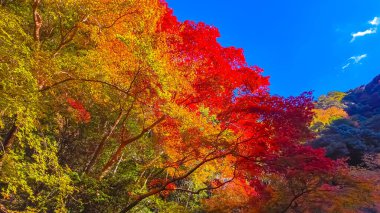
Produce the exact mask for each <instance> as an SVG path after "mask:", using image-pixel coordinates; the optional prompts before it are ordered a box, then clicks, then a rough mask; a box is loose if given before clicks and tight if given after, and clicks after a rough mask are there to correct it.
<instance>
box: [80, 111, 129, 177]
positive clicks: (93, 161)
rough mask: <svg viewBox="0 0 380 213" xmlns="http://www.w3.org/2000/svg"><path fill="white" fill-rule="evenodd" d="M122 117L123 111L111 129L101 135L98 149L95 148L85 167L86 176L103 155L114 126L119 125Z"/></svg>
mask: <svg viewBox="0 0 380 213" xmlns="http://www.w3.org/2000/svg"><path fill="white" fill-rule="evenodd" d="M123 115H124V113H123V111H121V112H120V113H119V116H118V117H117V118H116V120H115V122H114V124H113V125H112V127H111V129H110V130H109V131H108V132H107V133H106V134H104V135H103V137H102V140H101V141H100V143H99V145H98V147H97V148H96V150H95V152H94V154H93V155H92V158H91V160H90V162H89V163H88V164H87V166H86V168H85V170H84V173H86V174H88V173H89V172H91V170H92V168H93V167H94V165H95V164H96V162H97V160H98V158H99V156H100V155H101V154H102V153H103V150H104V146H105V144H106V142H107V140H108V138H109V137H110V136H111V135H112V133H113V131H114V130H115V128H116V126H117V125H118V124H119V122H120V120H121V118H122V117H123Z"/></svg>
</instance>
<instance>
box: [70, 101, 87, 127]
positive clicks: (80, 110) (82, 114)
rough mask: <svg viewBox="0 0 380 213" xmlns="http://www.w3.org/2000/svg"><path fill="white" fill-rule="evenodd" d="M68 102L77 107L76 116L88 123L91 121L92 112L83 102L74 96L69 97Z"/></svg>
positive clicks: (74, 107)
mask: <svg viewBox="0 0 380 213" xmlns="http://www.w3.org/2000/svg"><path fill="white" fill-rule="evenodd" d="M67 103H68V104H69V105H70V106H71V107H72V108H73V109H75V112H76V117H77V119H78V120H79V121H80V122H83V123H88V122H90V121H91V114H90V113H89V112H88V111H87V110H86V108H85V107H84V106H83V104H82V103H81V102H79V101H76V100H74V99H72V98H67Z"/></svg>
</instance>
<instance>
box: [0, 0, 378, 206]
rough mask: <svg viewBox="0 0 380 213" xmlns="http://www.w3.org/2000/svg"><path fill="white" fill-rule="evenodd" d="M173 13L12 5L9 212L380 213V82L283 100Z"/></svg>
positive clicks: (88, 3)
mask: <svg viewBox="0 0 380 213" xmlns="http://www.w3.org/2000/svg"><path fill="white" fill-rule="evenodd" d="M219 37H220V33H219V31H218V29H217V28H216V27H213V26H211V25H207V24H206V23H203V22H193V21H183V22H182V21H179V20H178V19H177V18H176V16H174V14H173V10H172V9H170V8H169V7H168V5H167V3H166V2H165V1H164V0H65V1H62V0H0V141H1V146H0V212H1V213H8V212H9V213H11V212H90V213H98V212H99V213H100V212H168V213H169V212H181V213H182V212H199V213H200V212H236V213H240V212H241V213H244V212H252V213H254V212H257V213H261V212H263V213H266V212H269V213H271V212H273V213H277V212H278V213H280V212H294V213H297V212H313V213H322V212H344V213H346V212H347V213H349V212H368V213H370V212H371V213H375V212H380V155H379V153H380V75H379V76H377V77H375V79H374V80H373V81H372V82H370V83H369V84H367V85H365V86H361V87H358V88H356V89H352V90H350V91H347V92H337V91H333V92H330V93H328V94H326V95H323V96H321V97H319V98H318V99H315V98H314V97H313V93H312V92H308V91H306V92H304V93H302V94H301V95H299V96H295V97H292V96H291V97H287V98H286V97H281V96H278V95H272V94H271V93H270V90H269V77H267V76H264V75H263V69H261V68H260V67H258V66H251V65H249V64H248V63H247V61H246V59H245V56H244V54H243V50H242V49H240V48H235V47H223V46H222V45H221V44H220V43H219V42H218V40H217V39H218V38H219Z"/></svg>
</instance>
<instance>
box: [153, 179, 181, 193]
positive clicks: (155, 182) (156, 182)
mask: <svg viewBox="0 0 380 213" xmlns="http://www.w3.org/2000/svg"><path fill="white" fill-rule="evenodd" d="M164 184H166V180H164V179H159V178H156V179H153V180H151V181H150V182H149V184H148V188H150V189H155V188H160V187H162V186H163V185H164ZM176 187H177V186H176V185H175V184H174V183H169V184H167V185H166V186H165V189H164V190H162V191H161V192H160V195H161V196H162V197H165V198H166V197H168V196H169V195H170V193H171V192H173V190H175V189H176Z"/></svg>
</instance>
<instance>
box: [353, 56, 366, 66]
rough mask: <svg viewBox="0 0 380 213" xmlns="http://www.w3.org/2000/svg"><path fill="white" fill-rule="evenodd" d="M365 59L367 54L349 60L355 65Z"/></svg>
mask: <svg viewBox="0 0 380 213" xmlns="http://www.w3.org/2000/svg"><path fill="white" fill-rule="evenodd" d="M366 57H367V54H363V55H358V56H352V57H351V58H349V60H354V62H353V63H354V64H357V63H359V62H360V61H361V60H362V59H363V58H366Z"/></svg>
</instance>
